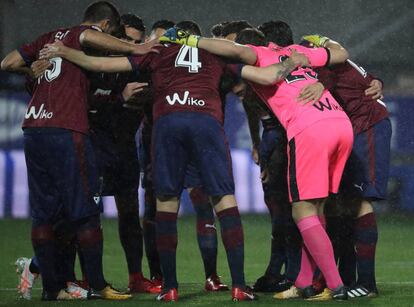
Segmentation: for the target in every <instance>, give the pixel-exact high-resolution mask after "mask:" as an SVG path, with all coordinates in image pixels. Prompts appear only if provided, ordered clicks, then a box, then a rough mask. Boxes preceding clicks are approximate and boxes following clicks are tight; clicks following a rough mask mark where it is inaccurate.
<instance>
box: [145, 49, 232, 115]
mask: <svg viewBox="0 0 414 307" xmlns="http://www.w3.org/2000/svg"><path fill="white" fill-rule="evenodd" d="M149 67H150V71H151V79H152V86H153V90H154V109H153V110H154V114H153V115H154V120H156V119H157V118H159V117H160V116H162V115H166V114H169V113H172V112H202V113H207V114H209V115H211V116H213V117H215V118H216V119H217V120H219V121H220V122H221V123H222V122H223V111H222V101H221V98H220V93H219V85H220V80H221V76H222V75H223V73H224V71H225V69H226V65H225V64H224V62H223V61H222V60H221V59H219V58H218V57H216V56H215V55H213V54H211V53H209V52H207V51H204V50H201V49H197V48H191V47H188V46H179V45H167V46H165V47H162V48H161V49H160V54H159V55H158V56H154V57H153V59H152V61H151V62H150V63H149Z"/></svg>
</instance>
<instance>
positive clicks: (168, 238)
mask: <svg viewBox="0 0 414 307" xmlns="http://www.w3.org/2000/svg"><path fill="white" fill-rule="evenodd" d="M155 223H156V225H157V226H156V227H157V235H156V237H157V250H158V254H159V257H160V263H161V270H162V274H163V276H164V285H163V290H164V291H165V290H169V289H172V288H178V281H177V272H176V265H177V264H176V251H177V243H178V239H177V213H171V212H161V211H157V214H156V215H155Z"/></svg>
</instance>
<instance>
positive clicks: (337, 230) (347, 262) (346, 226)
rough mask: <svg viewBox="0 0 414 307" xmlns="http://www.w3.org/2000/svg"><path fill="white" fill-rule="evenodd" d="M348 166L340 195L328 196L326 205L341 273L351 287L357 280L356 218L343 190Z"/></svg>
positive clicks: (331, 237) (328, 223)
mask: <svg viewBox="0 0 414 307" xmlns="http://www.w3.org/2000/svg"><path fill="white" fill-rule="evenodd" d="M345 173H346V168H345V171H344V176H343V177H342V181H341V189H340V191H339V195H335V196H334V195H332V196H331V197H329V198H328V200H327V203H326V205H325V216H326V222H327V228H326V230H327V232H328V235H329V238H330V239H331V241H332V245H333V249H334V253H335V259H336V261H337V263H338V269H339V273H340V275H341V278H342V281H343V282H344V284H345V286H347V287H349V286H351V285H353V284H355V281H356V269H355V267H356V260H355V249H354V231H353V228H354V226H353V225H354V218H353V215H352V206H351V205H350V203H349V202H343V201H342V199H343V196H344V194H345V193H346V191H345V190H343V183H344V180H346V178H345V177H346V175H345ZM319 282H320V285H319V284H318V282H317V283H316V284H315V283H314V286H316V287H318V288H320V287H321V286H323V277H321V278H319Z"/></svg>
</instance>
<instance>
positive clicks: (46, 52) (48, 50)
mask: <svg viewBox="0 0 414 307" xmlns="http://www.w3.org/2000/svg"><path fill="white" fill-rule="evenodd" d="M66 50H67V47H65V45H64V44H63V43H62V42H61V41H55V42H54V43H53V44H46V45H44V46H43V49H42V50H40V51H39V59H51V58H56V57H64V55H65V51H66Z"/></svg>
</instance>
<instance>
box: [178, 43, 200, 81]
mask: <svg viewBox="0 0 414 307" xmlns="http://www.w3.org/2000/svg"><path fill="white" fill-rule="evenodd" d="M175 67H188V72H189V73H193V74H194V73H198V69H199V68H201V62H199V61H198V49H197V48H192V47H188V46H182V47H181V49H180V52H178V55H177V57H176V58H175Z"/></svg>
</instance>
